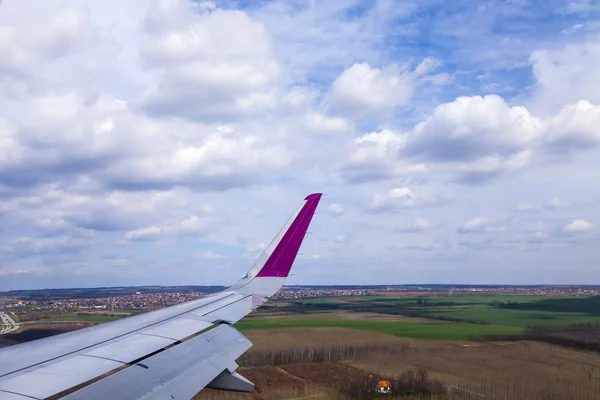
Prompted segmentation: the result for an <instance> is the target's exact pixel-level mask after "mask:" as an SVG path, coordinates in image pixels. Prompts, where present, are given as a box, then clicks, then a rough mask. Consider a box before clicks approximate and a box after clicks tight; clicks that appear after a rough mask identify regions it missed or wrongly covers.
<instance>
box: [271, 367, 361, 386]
mask: <svg viewBox="0 0 600 400" xmlns="http://www.w3.org/2000/svg"><path fill="white" fill-rule="evenodd" d="M281 368H282V369H284V370H286V371H287V372H289V373H290V374H292V375H295V376H297V377H299V378H302V379H304V380H305V381H308V382H312V383H316V384H318V385H322V386H325V387H330V388H339V387H344V386H347V385H350V384H351V383H352V382H353V381H355V380H357V379H362V378H363V377H364V376H365V372H364V371H361V370H359V369H357V368H354V367H352V366H350V365H345V364H338V363H322V364H292V365H284V366H282V367H281Z"/></svg>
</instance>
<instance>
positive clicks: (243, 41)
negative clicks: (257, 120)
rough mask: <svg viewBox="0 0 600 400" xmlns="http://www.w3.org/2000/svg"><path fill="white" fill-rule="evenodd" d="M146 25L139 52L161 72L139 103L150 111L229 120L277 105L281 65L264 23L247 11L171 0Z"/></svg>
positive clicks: (151, 16) (193, 117)
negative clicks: (199, 6) (198, 6)
mask: <svg viewBox="0 0 600 400" xmlns="http://www.w3.org/2000/svg"><path fill="white" fill-rule="evenodd" d="M144 28H145V32H144V34H145V35H144V36H143V42H142V47H141V55H142V58H143V60H144V62H145V63H146V65H147V66H148V68H150V69H151V72H152V73H154V74H156V76H158V77H159V78H158V81H157V82H156V83H155V84H153V85H152V86H151V87H149V88H148V89H147V90H146V92H145V93H144V96H143V99H142V102H141V106H142V107H143V108H144V109H145V110H146V111H147V112H148V113H150V114H152V115H161V116H178V117H184V118H189V119H192V120H201V119H207V118H208V119H223V118H225V119H231V118H239V117H240V116H242V115H248V114H255V113H258V112H262V111H265V110H266V109H269V108H272V107H273V106H275V102H276V90H277V87H278V84H279V76H280V74H281V65H280V64H279V62H278V60H277V59H276V57H275V53H274V50H273V45H272V43H271V38H270V36H269V35H268V33H267V31H266V30H265V27H264V26H263V25H262V24H261V23H258V22H256V21H254V20H252V19H251V18H250V17H248V15H247V14H246V13H244V12H241V11H237V10H220V9H217V10H205V11H201V12H198V10H196V9H194V7H193V5H192V4H191V3H189V2H187V1H169V2H163V3H160V5H159V6H158V7H156V8H154V9H152V10H151V11H150V13H149V15H148V17H147V18H146V20H145V22H144Z"/></svg>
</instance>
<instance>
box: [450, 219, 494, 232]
mask: <svg viewBox="0 0 600 400" xmlns="http://www.w3.org/2000/svg"><path fill="white" fill-rule="evenodd" d="M503 230H504V227H503V226H502V225H501V224H498V223H495V222H492V221H490V220H489V219H488V218H484V217H477V218H473V219H470V220H468V221H467V222H465V223H464V224H463V225H462V226H460V227H459V228H458V229H457V231H456V232H457V233H488V232H499V231H503Z"/></svg>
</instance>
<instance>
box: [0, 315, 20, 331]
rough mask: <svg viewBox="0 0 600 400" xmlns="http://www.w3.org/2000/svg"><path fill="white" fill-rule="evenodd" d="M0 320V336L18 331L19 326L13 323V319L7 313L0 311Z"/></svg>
mask: <svg viewBox="0 0 600 400" xmlns="http://www.w3.org/2000/svg"><path fill="white" fill-rule="evenodd" d="M0 319H2V325H0V335H2V334H4V333H9V332H12V331H16V330H17V329H19V324H17V323H16V322H15V321H13V319H12V318H11V317H10V315H8V314H7V313H5V312H2V311H0Z"/></svg>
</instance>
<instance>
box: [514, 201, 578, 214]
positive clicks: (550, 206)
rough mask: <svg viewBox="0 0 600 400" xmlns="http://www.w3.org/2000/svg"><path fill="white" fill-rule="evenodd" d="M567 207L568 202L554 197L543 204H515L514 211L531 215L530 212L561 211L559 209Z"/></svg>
mask: <svg viewBox="0 0 600 400" xmlns="http://www.w3.org/2000/svg"><path fill="white" fill-rule="evenodd" d="M569 205H570V203H569V202H568V201H566V200H562V199H559V198H557V197H554V198H552V199H550V200H548V202H546V203H545V204H531V203H523V204H517V207H516V208H515V211H516V212H519V213H532V212H538V211H542V210H556V209H561V208H567V207H569Z"/></svg>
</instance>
